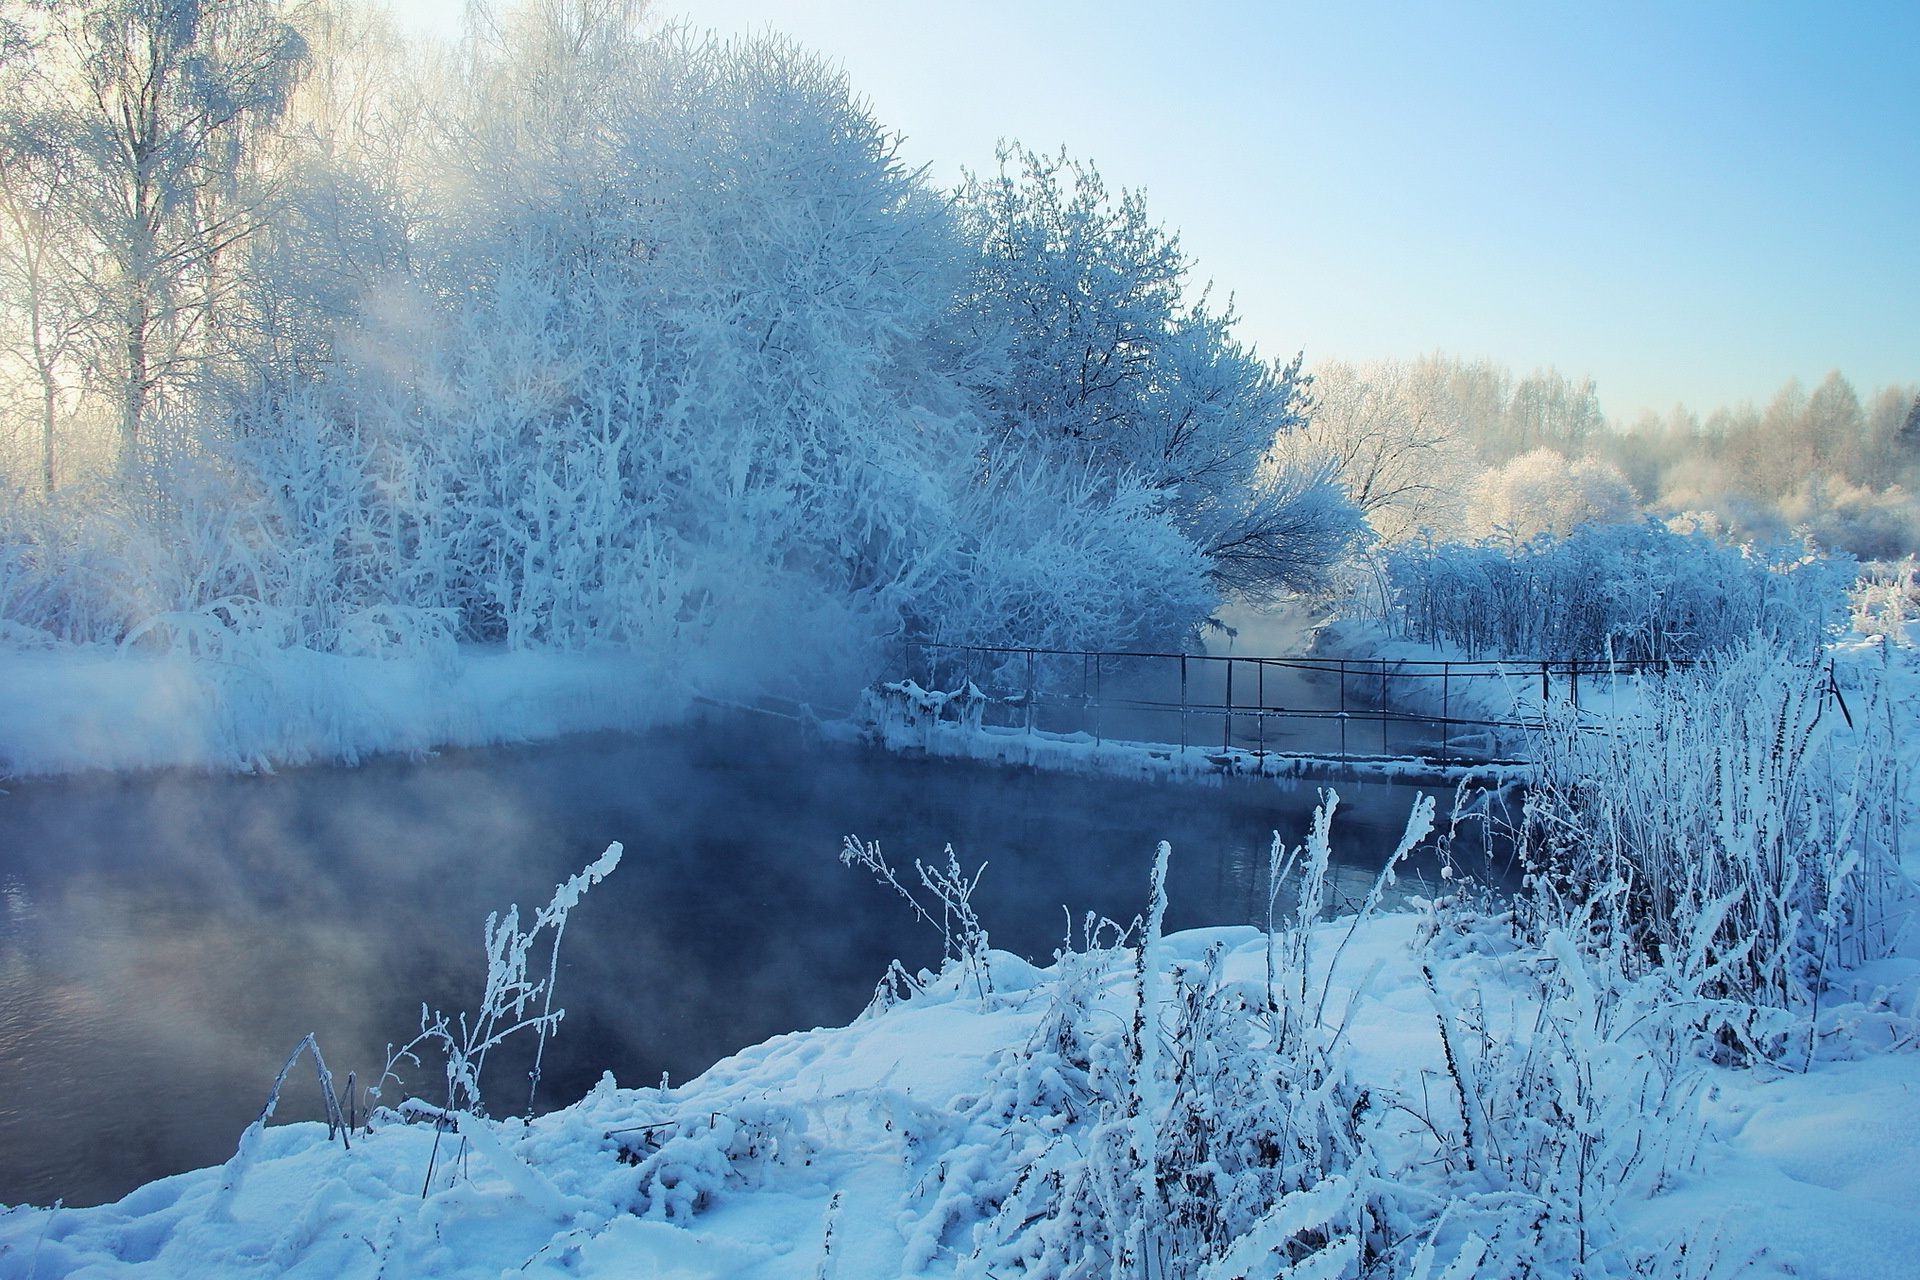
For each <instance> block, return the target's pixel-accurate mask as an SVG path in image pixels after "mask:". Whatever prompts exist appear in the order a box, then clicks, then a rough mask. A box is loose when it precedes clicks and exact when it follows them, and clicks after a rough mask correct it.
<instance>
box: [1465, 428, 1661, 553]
mask: <svg viewBox="0 0 1920 1280" xmlns="http://www.w3.org/2000/svg"><path fill="white" fill-rule="evenodd" d="M1634 509H1635V504H1634V501H1633V489H1632V486H1630V485H1629V484H1627V482H1626V477H1624V476H1623V475H1621V474H1620V469H1619V468H1618V467H1616V466H1614V465H1613V464H1612V463H1610V462H1603V461H1601V460H1599V459H1595V458H1574V459H1568V458H1566V457H1565V456H1563V455H1561V454H1558V453H1555V452H1554V451H1553V450H1551V449H1535V450H1533V451H1532V452H1531V453H1523V454H1521V455H1520V456H1519V457H1517V458H1515V459H1514V460H1513V461H1511V462H1509V463H1507V464H1506V465H1505V466H1503V467H1497V468H1495V469H1494V470H1492V471H1489V472H1487V473H1486V475H1485V476H1483V477H1482V478H1481V481H1480V484H1479V486H1478V487H1477V489H1476V490H1475V492H1474V494H1473V497H1472V498H1471V500H1470V502H1469V506H1468V521H1469V525H1470V527H1471V529H1472V530H1473V532H1474V533H1475V534H1476V536H1482V537H1484V536H1487V535H1490V534H1495V533H1504V534H1508V535H1511V536H1513V537H1515V538H1518V539H1520V540H1521V541H1525V540H1527V539H1530V538H1533V537H1535V536H1537V535H1540V534H1547V535H1549V536H1552V537H1565V536H1566V535H1567V534H1569V533H1571V532H1572V531H1573V530H1574V529H1576V528H1578V527H1579V526H1581V525H1583V524H1615V523H1619V522H1621V521H1624V520H1626V519H1628V518H1629V517H1630V516H1631V515H1632V514H1633V511H1634Z"/></svg>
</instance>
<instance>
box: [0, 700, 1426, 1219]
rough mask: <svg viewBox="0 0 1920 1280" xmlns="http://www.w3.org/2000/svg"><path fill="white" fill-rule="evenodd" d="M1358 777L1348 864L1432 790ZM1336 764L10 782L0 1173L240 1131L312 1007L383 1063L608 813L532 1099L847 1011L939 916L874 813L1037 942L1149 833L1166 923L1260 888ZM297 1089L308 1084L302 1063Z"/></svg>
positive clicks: (1014, 937)
mask: <svg viewBox="0 0 1920 1280" xmlns="http://www.w3.org/2000/svg"><path fill="white" fill-rule="evenodd" d="M1339 790H1340V792H1341V795H1342V801H1343V802H1342V805H1341V814H1340V817H1339V818H1337V819H1336V822H1335V826H1334V835H1335V839H1334V853H1335V857H1336V859H1339V860H1343V861H1346V862H1348V863H1350V864H1351V865H1350V867H1349V868H1348V869H1347V870H1345V871H1343V872H1342V876H1341V888H1342V890H1343V891H1344V892H1346V893H1348V894H1350V895H1352V896H1353V897H1354V898H1355V899H1357V898H1358V897H1359V896H1360V895H1361V894H1362V893H1364V891H1365V885H1366V883H1367V882H1369V881H1370V879H1371V876H1372V873H1373V871H1375V870H1377V868H1378V865H1379V861H1380V859H1381V858H1383V857H1384V856H1385V854H1386V853H1387V852H1388V851H1389V850H1390V849H1391V847H1392V845H1393V843H1394V841H1395V839H1396V838H1397V836H1398V834H1399V832H1400V830H1401V828H1402V827H1403V826H1404V825H1405V822H1406V817H1407V812H1408V809H1409V807H1410V806H1411V804H1412V802H1413V799H1414V796H1415V794H1416V791H1415V789H1414V788H1410V787H1396V786H1384V785H1379V784H1373V785H1369V786H1355V785H1352V784H1345V785H1341V786H1340V787H1339ZM1314 799H1315V789H1314V788H1313V787H1312V786H1310V785H1308V784H1297V785H1296V784H1286V783H1275V782H1271V781H1256V780H1245V781H1231V782H1227V783H1222V784H1220V785H1214V786H1208V785H1201V784H1194V783H1169V784H1156V785H1147V784H1143V783H1140V782H1135V781H1122V780H1108V779H1092V778H1081V777H1070V776H1063V775H1059V774H1041V773H1033V772H1027V771H1020V770H1010V769H1000V768H992V767H987V766H974V765H967V764H955V763H951V762H936V761H927V760H913V759H903V758H900V757H896V756H891V755H887V754H885V753H881V752H878V751H875V750H871V749H867V748H858V747H852V746H841V745H831V744H824V743H821V742H819V741H817V740H811V739H809V738H807V737H805V736H803V735H802V734H800V733H799V731H797V730H794V729H790V728H788V727H786V726H784V725H780V724H778V723H772V724H769V723H759V722H756V723H754V724H752V725H749V726H745V727H744V728H743V727H742V726H738V725H734V726H724V725H713V724H709V725H697V726H690V727H686V728H682V729H675V730H671V731H665V732H658V733H653V734H649V735H646V736H644V737H636V736H626V735H593V736H587V737H578V738H569V739H564V740H561V741H559V742H555V743H549V744H544V745H539V746H531V747H524V748H511V749H494V750H485V751H450V752H447V753H444V754H442V755H440V756H438V757H435V758H432V759H426V760H382V761H376V762H374V763H371V764H366V765H362V766H361V767H359V768H353V769H346V768H322V769H305V770H295V771H288V772H286V773H283V774H280V775H278V776H273V777H227V776H206V775H202V774H188V773H156V774H142V775H138V776H87V777H79V778H69V779H57V780H35V781H27V782H21V783H15V784H10V786H9V787H8V789H7V793H6V794H4V795H0V1203H19V1202H23V1201H26V1202H33V1203H50V1202H52V1201H53V1200H54V1199H56V1198H63V1199H65V1200H66V1202H67V1203H69V1204H91V1203H98V1202H102V1201H105V1200H110V1199H114V1198H117V1197H119V1196H121V1195H123V1194H125V1193H126V1192H127V1191H129V1190H131V1189H132V1188H133V1187H135V1186H137V1185H139V1184H140V1183H142V1182H145V1181H148V1180H150V1179H153V1178H155V1177H159V1176H162V1175H165V1174H170V1173H176V1172H179V1171H182V1170H185V1169H190V1168H195V1167H199V1166H203V1165H208V1164H214V1163H218V1162H219V1161H221V1160H224V1159H225V1158H226V1157H227V1156H229V1155H230V1154H232V1151H233V1148H234V1143H235V1141H236V1140H237V1139H238V1137H239V1135H240V1132H241V1130H242V1129H243V1128H244V1127H245V1126H246V1124H247V1123H248V1122H249V1121H250V1120H251V1119H252V1118H253V1117H254V1116H255V1115H256V1114H257V1113H258V1111H259V1108H260V1106H261V1103H262V1102H263V1101H264V1099H265V1095H266V1092H267V1089H268V1087H269V1085H270V1084H271V1083H272V1080H273V1076H274V1074H275V1072H276V1071H277V1070H278V1069H279V1066H280V1064H281V1063H282V1062H283V1061H284V1060H285V1058H286V1056H287V1054H288V1052H289V1051H290V1050H291V1049H292V1048H293V1046H294V1045H295V1044H296V1043H297V1042H298V1041H299V1040H300V1038H301V1037H302V1036H304V1035H305V1034H306V1033H308V1032H309V1031H312V1032H317V1033H318V1036H319V1041H320V1045H321V1047H322V1048H323V1049H324V1050H325V1052H326V1055H327V1059H328V1064H329V1066H331V1067H332V1069H333V1071H334V1073H335V1075H336V1077H338V1078H339V1079H340V1080H341V1081H342V1082H344V1079H345V1076H346V1074H347V1072H348V1071H349V1070H357V1071H358V1072H359V1073H360V1077H361V1081H362V1083H363V1084H364V1083H365V1082H366V1080H367V1078H368V1077H369V1076H370V1075H374V1074H377V1073H378V1072H379V1070H380V1066H381V1064H382V1062H383V1061H384V1060H385V1052H384V1048H385V1046H386V1045H387V1044H388V1043H390V1042H395V1041H404V1040H406V1039H408V1038H410V1037H411V1036H412V1034H413V1033H414V1032H415V1031H416V1030H417V1028H418V1024H419V1013H420V1005H421V1002H422V1001H425V1002H427V1003H428V1004H431V1005H433V1006H434V1007H436V1008H439V1009H444V1010H446V1011H448V1012H449V1013H453V1012H455V1011H458V1010H460V1009H465V1008H471V1007H472V1006H473V1005H474V1004H475V1003H477V1001H478V998H479V993H480V987H481V982H482V979H483V977H484V975H485V961H484V957H483V953H482V947H481V928H482V923H483V921H484V920H485V918H486V916H487V913H488V912H489V911H494V910H503V909H504V908H505V907H506V906H507V905H508V904H509V903H513V902H518V903H519V904H521V906H522V908H523V913H524V914H525V915H527V916H529V917H530V916H531V913H532V911H533V910H534V909H535V908H537V907H538V906H540V905H543V904H545V902H546V901H547V899H548V897H549V896H550V895H551V893H552V889H553V885H554V884H555V882H556V881H558V880H560V879H563V878H564V877H565V876H567V875H568V874H570V873H571V872H573V871H575V870H578V869H579V868H580V867H581V866H583V865H585V864H586V863H587V862H588V861H590V860H591V859H592V858H593V857H594V856H595V855H596V854H598V853H599V852H600V850H602V849H603V848H605V847H606V845H607V843H608V842H609V841H613V840H618V841H621V842H623V843H624V844H625V845H626V857H625V860H624V861H623V862H622V863H621V865H620V868H619V870H618V871H616V872H615V873H614V875H613V876H612V877H611V878H609V879H608V880H607V881H606V882H605V883H604V884H602V885H600V886H599V887H597V888H595V889H593V890H592V891H591V892H590V893H588V895H587V896H586V898H585V900H584V901H583V902H582V904H581V905H580V907H579V908H578V909H576V911H575V912H574V914H573V916H572V918H571V920H570V922H569V924H568V927H567V933H566V939H565V944H564V947H563V949H562V951H561V956H560V977H559V983H558V995H557V1000H556V1004H558V1005H561V1006H564V1007H565V1008H566V1009H567V1010H568V1013H567V1018H566V1021H565V1024H564V1025H563V1026H562V1028H561V1030H560V1033H559V1035H558V1037H557V1038H556V1039H555V1040H554V1041H552V1042H551V1043H550V1044H549V1046H548V1049H547V1055H546V1072H545V1077H544V1080H543V1082H542V1085H541V1102H542V1105H543V1106H546V1105H561V1104H564V1103H566V1102H570V1101H572V1100H574V1099H575V1098H577V1097H579V1096H580V1095H581V1094H582V1093H583V1092H584V1091H585V1090H586V1089H587V1088H588V1087H590V1086H591V1085H592V1083H593V1082H594V1081H595V1080H596V1079H597V1078H598V1077H599V1075H600V1073H601V1071H603V1070H610V1071H612V1072H613V1073H614V1075H615V1076H616V1078H617V1079H618V1080H619V1081H620V1083H622V1084H624V1085H643V1084H653V1083H657V1082H658V1080H659V1078H660V1076H661V1073H662V1072H670V1073H671V1074H672V1076H673V1078H674V1079H675V1080H684V1079H687V1078H690V1077H691V1076H693V1075H695V1074H697V1073H698V1072H699V1071H701V1070H703V1069H705V1068H706V1067H707V1066H709V1065H711V1064H712V1063H713V1062H714V1061H716V1060H717V1059H719V1058H721V1057H723V1056H725V1055H726V1054H728V1053H731V1052H734V1051H736V1050H738V1049H740V1048H742V1047H744V1046H746V1045H749V1044H753V1043H756V1042H758V1041H760V1040H763V1039H765V1038H767V1037H769V1036H771V1035H775V1034H777V1033H780V1032H785V1031H792V1030H796V1029H800V1028H806V1027H812V1026H816V1025H835V1024H840V1023H844V1022H847V1021H848V1020H850V1019H852V1018H853V1017H854V1016H855V1015H857V1014H858V1013H859V1012H860V1010H861V1009H862V1008H863V1007H864V1006H865V1004H866V1003H867V1000H868V998H869V997H870V996H871V994H872V992H873V988H874V984H875V983H876V982H877V981H878V980H879V978H880V977H881V975H882V974H883V973H884V972H885V970H886V966H887V962H888V961H889V960H890V959H892V958H895V957H898V958H900V959H901V960H903V961H904V962H905V963H906V964H907V966H908V967H909V969H914V968H918V967H920V966H923V965H933V964H935V963H936V962H937V960H938V958H939V950H940V942H939V938H938V937H937V936H936V935H935V934H934V933H933V932H932V931H930V930H929V929H928V928H927V927H926V926H924V925H921V924H917V923H916V922H915V921H914V920H913V919H912V918H911V917H910V915H909V913H908V911H907V909H906V907H905V906H904V904H902V903H901V902H899V901H898V900H897V899H896V898H895V897H894V896H893V894H892V891H891V890H889V889H886V888H884V887H882V886H880V885H878V884H876V883H875V882H874V881H873V880H872V879H871V878H870V877H869V876H868V875H867V874H866V873H865V872H862V871H858V870H847V869H844V868H842V867H841V866H840V864H839V862H838V860H837V854H838V852H839V849H840V844H841V839H842V837H844V836H846V835H847V834H849V833H857V834H859V835H860V836H862V837H864V838H866V839H869V840H878V841H880V842H881V845H882V848H883V849H885V850H886V852H887V853H888V855H889V856H890V857H891V858H892V860H893V861H894V862H895V863H896V865H899V866H902V867H903V868H904V869H905V870H906V871H907V873H908V874H909V875H910V874H911V865H912V862H913V859H914V858H915V857H920V858H923V859H933V858H936V857H938V856H939V855H940V853H941V850H942V848H943V846H944V845H946V844H947V843H948V842H951V843H952V844H953V846H954V848H955V850H956V852H957V853H958V854H959V857H960V860H961V862H962V864H963V865H964V866H966V867H968V868H971V867H973V866H975V865H977V864H978V863H980V862H982V861H986V862H988V863H989V864H990V865H989V866H988V868H987V871H986V874H985V877H984V879H983V880H982V881H981V883H980V889H979V892H978V895H977V905H978V907H979V909H980V913H981V915H982V917H983V918H984V920H985V923H986V925H987V927H988V929H989V931H990V934H991V937H992V941H993V944H994V945H995V946H997V947H1001V948H1004V949H1006V950H1011V951H1016V952H1019V953H1021V954H1023V955H1026V956H1028V957H1030V958H1032V959H1034V960H1035V961H1037V962H1041V963H1045V962H1046V961H1048V960H1049V959H1050V958H1051V955H1052V953H1053V951H1054V949H1055V948H1056V947H1058V946H1059V945H1060V944H1061V942H1062V939H1063V937H1064V935H1065V931H1066V919H1067V917H1066V913H1065V912H1064V911H1063V910H1062V907H1063V905H1065V906H1071V907H1072V909H1073V912H1074V914H1075V917H1076V918H1078V917H1079V916H1080V915H1081V914H1082V913H1084V912H1087V911H1097V912H1100V913H1102V914H1105V915H1107V916H1111V917H1113V918H1115V919H1120V920H1127V919H1131V918H1132V917H1133V915H1134V914H1135V913H1137V912H1139V911H1140V910H1142V909H1143V907H1144V902H1145V896H1146V887H1147V877H1148V871H1149V868H1150V866H1151V864H1152V858H1153V851H1154V845H1155V842H1156V841H1158V840H1160V839H1166V840H1170V841H1171V842H1172V843H1173V848H1174V858H1173V864H1172V871H1171V874H1170V884H1169V896H1170V905H1169V908H1168V913H1167V925H1168V928H1169V929H1180V928H1188V927H1194V926H1199V925H1207V924H1221V923H1240V922H1248V921H1252V920H1255V919H1257V918H1261V917H1262V916H1263V915H1264V911H1265V893H1264V879H1265V873H1266V861H1267V849H1268V845H1269V842H1270V840H1271V838H1272V833H1273V831H1274V830H1275V829H1276V828H1278V829H1279V830H1280V831H1281V833H1282V834H1283V836H1285V837H1286V839H1287V840H1288V842H1289V843H1295V842H1298V841H1299V840H1300V839H1302V838H1303V837H1304V835H1305V832H1306V829H1307V822H1308V818H1309V815H1310V813H1311V810H1312V806H1313V803H1314ZM1446 799H1447V798H1446V797H1442V800H1443V805H1442V808H1443V811H1444V809H1445V800H1446ZM1431 865H1432V864H1431V862H1430V861H1428V862H1426V863H1424V864H1421V863H1419V861H1418V860H1416V865H1415V866H1414V867H1413V868H1411V869H1410V870H1411V871H1412V872H1413V874H1415V875H1418V874H1420V873H1421V872H1422V871H1430V870H1431ZM535 954H536V955H537V956H539V957H540V958H541V966H540V967H541V968H542V971H544V955H545V952H544V950H541V951H537V952H536V953H535ZM524 1073H525V1067H524V1065H520V1064H516V1063H514V1062H512V1061H508V1060H505V1059H499V1060H496V1061H492V1062H490V1063H489V1064H488V1075H489V1080H487V1081H486V1082H484V1083H486V1085H487V1086H488V1089H487V1096H488V1098H489V1101H490V1103H491V1106H492V1110H493V1111H494V1112H495V1114H508V1113H512V1112H515V1111H518V1110H520V1109H523V1108H524V1106H525V1099H526V1078H525V1074H524ZM436 1079H437V1072H436V1069H435V1064H433V1063H432V1062H429V1063H428V1065H427V1067H426V1068H424V1069H421V1070H417V1071H413V1072H411V1073H410V1077H409V1084H410V1085H412V1086H414V1087H415V1088H417V1089H418V1090H419V1091H420V1092H421V1093H422V1094H423V1096H428V1097H432V1096H434V1095H435V1092H436V1091H435V1089H434V1083H435V1080H436ZM392 1093H393V1091H392V1090H389V1095H390V1096H389V1099H388V1100H389V1101H393V1100H395V1099H394V1098H393V1097H392V1096H391V1095H392ZM278 1114H279V1117H280V1118H283V1119H291V1118H312V1117H316V1116H317V1115H318V1089H317V1087H316V1086H315V1085H314V1083H313V1077H312V1074H311V1071H310V1070H309V1069H308V1068H307V1067H306V1066H305V1065H303V1066H302V1067H301V1068H300V1071H299V1073H297V1074H296V1075H295V1076H294V1077H293V1078H292V1080H291V1082H290V1083H289V1086H288V1090H287V1093H286V1095H285V1100H284V1101H283V1103H282V1106H281V1109H280V1111H279V1113H278Z"/></svg>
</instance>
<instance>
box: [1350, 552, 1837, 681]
mask: <svg viewBox="0 0 1920 1280" xmlns="http://www.w3.org/2000/svg"><path fill="white" fill-rule="evenodd" d="M1386 559H1387V577H1388V583H1389V588H1390V590H1389V603H1388V606H1387V618H1388V621H1389V623H1390V624H1391V625H1392V626H1393V627H1394V628H1395V629H1396V630H1397V631H1398V632H1399V633H1400V634H1401V635H1403V636H1404V637H1406V638H1408V639H1411V640H1417V641H1420V642H1422V643H1426V644H1435V645H1445V646H1450V647H1453V648H1458V649H1461V650H1464V651H1465V652H1466V653H1467V654H1468V656H1470V657H1476V658H1477V657H1521V658H1532V659H1535V660H1538V659H1555V660H1572V659H1609V658H1612V659H1622V660H1641V659H1648V660H1671V659H1692V658H1699V657H1703V656H1705V655H1707V654H1711V653H1714V652H1717V651H1719V650H1721V649H1725V648H1727V647H1729V646H1732V645H1736V644H1739V643H1740V642H1741V641H1743V640H1744V638H1745V637H1746V636H1748V635H1749V634H1751V633H1753V632H1756V631H1757V632H1759V633H1760V634H1762V635H1763V636H1765V637H1767V638H1768V640H1769V641H1770V642H1772V643H1774V644H1776V645H1778V646H1780V647H1781V648H1783V649H1785V650H1786V651H1788V652H1790V653H1792V654H1793V655H1795V656H1796V657H1799V658H1801V659H1804V660H1811V659H1812V657H1813V656H1814V655H1815V653H1816V652H1817V651H1818V649H1819V646H1820V644H1821V643H1822V642H1823V641H1824V639H1825V638H1826V636H1827V634H1828V632H1829V630H1830V629H1831V628H1832V626H1833V625H1834V624H1836V623H1837V622H1838V621H1839V620H1840V614H1841V611H1842V610H1843V609H1844V608H1845V603H1846V590H1847V586H1848V584H1849V583H1850V582H1851V580H1852V577H1853V565H1852V562H1851V561H1850V560H1845V559H1829V558H1821V557H1811V556H1807V555H1805V554H1804V553H1803V552H1802V551H1801V550H1800V549H1797V548H1787V547H1777V548H1772V549H1763V548H1755V547H1730V546H1726V545H1724V544H1722V543H1719V542H1716V541H1714V540H1713V539H1712V538H1710V537H1708V536H1707V535H1706V534H1704V533H1699V532H1691V533H1682V532H1678V531H1675V530H1673V529H1669V528H1666V527H1665V526H1663V525H1661V524H1659V523H1658V522H1656V521H1647V522H1644V523H1641V524H1621V525H1588V526H1584V527H1582V528H1580V529H1577V530H1575V531H1574V532H1573V533H1571V534H1569V535H1567V536H1566V537H1563V538H1554V537H1548V536H1542V537H1539V538H1535V539H1533V540H1532V541H1530V542H1514V541H1512V540H1511V539H1497V538H1496V539H1488V540H1485V541H1482V542H1477V543H1473V544H1461V543H1432V542H1423V543H1407V544H1403V545H1401V546H1398V547H1394V548H1391V549H1390V550H1389V551H1388V552H1387V557H1386Z"/></svg>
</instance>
